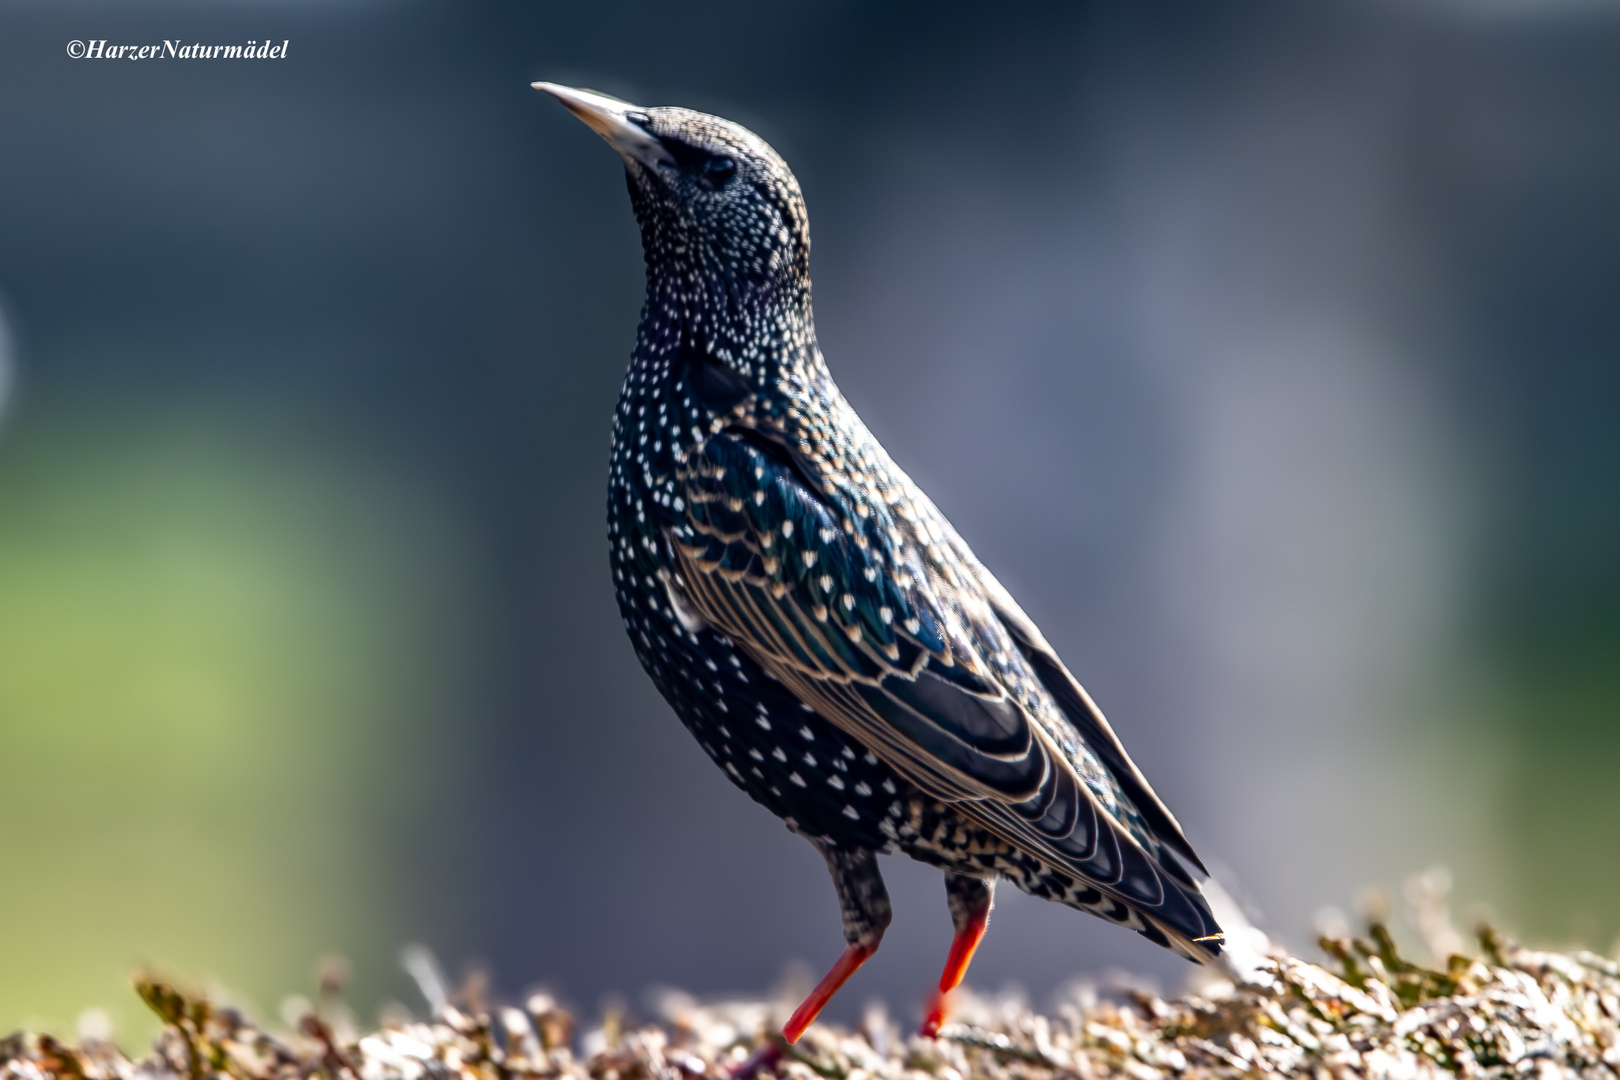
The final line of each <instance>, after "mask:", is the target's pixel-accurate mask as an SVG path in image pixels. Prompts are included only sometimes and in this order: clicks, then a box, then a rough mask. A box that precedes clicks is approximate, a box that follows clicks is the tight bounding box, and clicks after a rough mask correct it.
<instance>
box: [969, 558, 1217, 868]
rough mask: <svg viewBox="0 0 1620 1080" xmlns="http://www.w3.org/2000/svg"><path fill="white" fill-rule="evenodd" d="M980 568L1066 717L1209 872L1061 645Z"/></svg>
mask: <svg viewBox="0 0 1620 1080" xmlns="http://www.w3.org/2000/svg"><path fill="white" fill-rule="evenodd" d="M978 570H979V581H980V583H981V585H982V586H983V588H984V591H985V595H986V598H987V599H988V600H989V603H990V609H991V610H992V611H994V612H995V613H996V617H997V618H998V619H999V620H1000V622H1001V624H1002V625H1003V626H1004V627H1006V628H1007V632H1008V633H1009V634H1011V635H1012V639H1013V641H1014V642H1016V643H1017V645H1018V651H1019V652H1020V653H1022V654H1023V657H1024V661H1025V663H1027V664H1028V665H1029V667H1030V670H1031V671H1032V672H1033V674H1034V675H1035V677H1036V678H1037V679H1039V680H1040V681H1041V685H1042V686H1044V687H1045V688H1046V692H1047V693H1048V694H1050V695H1051V696H1052V700H1053V701H1054V702H1055V703H1056V704H1057V707H1058V708H1059V709H1060V710H1061V711H1062V712H1063V716H1064V719H1066V720H1068V721H1069V723H1071V724H1073V725H1074V727H1075V730H1077V731H1078V732H1079V733H1080V738H1081V739H1082V740H1084V741H1085V744H1086V746H1087V747H1089V748H1090V749H1091V751H1092V753H1094V754H1096V755H1097V757H1099V758H1101V759H1102V762H1103V764H1104V765H1106V766H1107V767H1108V771H1109V772H1110V773H1111V774H1112V775H1113V777H1114V780H1115V781H1116V782H1117V783H1118V784H1119V786H1120V787H1121V788H1122V789H1123V790H1124V792H1125V794H1126V796H1127V797H1129V798H1130V800H1131V803H1132V805H1134V806H1135V807H1136V810H1137V812H1138V813H1139V814H1141V815H1142V818H1143V820H1144V821H1145V822H1146V823H1147V825H1148V827H1149V828H1150V829H1152V830H1153V835H1154V837H1155V838H1156V839H1157V840H1158V841H1159V842H1160V843H1162V844H1165V845H1167V846H1169V847H1170V848H1173V849H1174V850H1175V852H1176V853H1177V854H1178V855H1180V856H1182V857H1183V858H1185V859H1186V860H1187V861H1188V862H1190V863H1192V864H1193V865H1194V866H1196V867H1197V868H1198V869H1199V871H1200V872H1202V873H1204V874H1206V875H1207V874H1208V873H1209V869H1208V868H1207V867H1206V866H1204V863H1203V861H1202V860H1201V859H1199V858H1198V853H1197V852H1195V851H1194V850H1193V847H1192V844H1190V843H1188V842H1187V837H1186V834H1185V833H1183V832H1182V831H1181V823H1180V822H1179V821H1177V820H1176V816H1175V815H1174V814H1172V813H1171V812H1170V808H1169V807H1167V806H1165V805H1164V802H1163V801H1162V800H1160V798H1159V796H1158V795H1157V794H1155V793H1154V791H1153V786H1152V785H1151V784H1149V783H1148V781H1147V777H1145V776H1143V775H1142V770H1140V769H1138V768H1137V767H1136V762H1134V761H1132V760H1131V756H1130V755H1129V754H1127V753H1126V752H1125V747H1124V745H1123V744H1122V743H1121V742H1120V741H1119V736H1118V735H1115V734H1114V729H1113V727H1112V726H1110V725H1109V723H1108V718H1107V717H1105V716H1104V715H1103V713H1102V710H1101V709H1099V708H1098V707H1097V703H1096V702H1094V701H1092V700H1091V695H1090V694H1088V693H1086V688H1085V687H1083V686H1081V685H1080V680H1078V679H1076V678H1075V677H1074V676H1073V675H1072V674H1070V672H1069V669H1068V668H1067V667H1065V666H1064V663H1063V661H1062V660H1061V659H1060V658H1059V657H1058V654H1057V651H1056V650H1054V649H1053V648H1052V646H1051V645H1049V644H1048V643H1047V641H1046V638H1045V636H1043V635H1042V634H1041V631H1040V628H1039V627H1037V626H1036V625H1035V623H1034V621H1033V620H1032V619H1030V617H1029V616H1028V615H1026V614H1024V609H1023V608H1021V607H1019V606H1018V602H1017V601H1016V600H1014V599H1013V598H1012V594H1011V593H1009V592H1008V591H1007V590H1006V588H1004V587H1003V586H1002V584H1001V582H999V581H997V580H996V579H995V577H994V575H992V574H991V573H990V572H989V571H988V570H986V569H984V568H983V567H982V566H980V567H979V568H978Z"/></svg>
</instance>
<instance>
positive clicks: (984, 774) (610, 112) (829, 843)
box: [532, 82, 1223, 1044]
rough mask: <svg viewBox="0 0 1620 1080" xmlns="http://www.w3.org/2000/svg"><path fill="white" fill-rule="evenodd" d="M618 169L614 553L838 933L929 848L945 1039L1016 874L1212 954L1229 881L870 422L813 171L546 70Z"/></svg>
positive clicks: (1158, 936) (650, 631)
mask: <svg viewBox="0 0 1620 1080" xmlns="http://www.w3.org/2000/svg"><path fill="white" fill-rule="evenodd" d="M532 85H533V87H534V88H535V89H538V90H542V91H545V92H546V93H548V94H550V95H552V96H553V97H555V98H556V99H558V100H559V101H560V102H561V103H562V104H563V105H564V106H565V107H566V108H567V109H568V110H569V111H570V112H571V113H573V115H574V116H576V117H577V118H579V119H580V120H582V121H584V122H585V124H586V125H588V126H589V127H590V128H591V129H592V130H593V131H595V132H596V133H597V134H598V135H600V136H602V138H604V139H605V140H606V141H607V142H608V144H609V145H610V146H612V147H613V149H615V150H616V151H618V153H619V156H620V157H621V158H622V160H623V163H624V167H625V175H626V182H627V186H628V188H629V192H630V203H631V207H632V209H633V211H634V213H635V218H636V222H637V224H638V225H639V227H640V232H641V241H642V250H643V255H644V257H645V261H646V275H647V288H646V297H645V301H644V304H643V307H642V311H641V321H640V326H639V328H638V330H637V333H636V342H635V347H634V351H633V353H632V356H631V360H630V366H629V370H628V372H627V374H626V376H625V379H624V384H623V388H622V391H621V393H620V396H619V399H618V405H617V408H616V411H615V413H614V416H613V440H612V451H611V455H610V463H609V490H608V543H609V549H610V562H611V566H612V574H613V582H614V586H615V590H616V594H617V599H618V605H619V611H620V614H621V616H622V618H623V621H624V626H625V629H626V631H627V632H628V634H629V637H630V641H631V644H632V645H633V647H634V649H635V653H636V656H637V658H638V659H639V660H640V662H641V665H642V667H643V668H645V669H646V671H647V673H648V674H649V675H650V676H651V678H652V680H653V682H654V683H655V684H656V685H657V687H658V689H659V691H660V692H661V693H662V695H663V697H664V698H665V699H666V700H667V701H668V702H669V704H670V705H671V706H672V707H673V708H674V711H675V713H676V715H677V716H678V717H679V718H680V720H681V722H682V723H683V724H684V725H685V726H686V728H687V729H688V730H689V731H690V732H691V734H692V735H693V736H694V737H695V738H696V739H697V741H698V743H699V744H700V745H701V746H702V748H703V749H704V751H705V752H706V753H707V754H708V755H709V757H710V758H711V759H713V761H714V763H715V764H716V765H718V766H719V767H720V769H721V770H722V771H723V772H724V773H725V774H726V775H727V776H728V777H729V778H730V779H731V781H732V782H733V783H734V784H735V785H737V786H738V787H740V788H741V789H742V790H743V791H744V792H745V793H747V794H748V795H749V796H750V797H751V798H752V799H753V800H754V801H755V802H758V803H760V804H761V805H763V806H764V807H765V808H766V809H768V810H770V811H771V812H772V813H774V814H776V815H777V816H778V817H779V818H781V819H782V820H783V822H784V823H785V824H786V825H787V827H788V829H789V830H790V831H792V832H794V833H797V834H798V835H799V836H802V837H803V838H805V839H806V840H808V841H809V842H810V844H811V845H812V846H814V847H815V849H816V850H817V851H818V852H819V853H820V854H821V856H822V858H823V859H824V860H825V861H826V864H827V869H828V871H829V872H830V873H831V875H832V880H833V886H834V890H835V892H836V894H837V897H838V905H839V911H840V915H841V919H842V925H843V933H844V939H845V949H844V951H843V952H842V954H841V955H840V956H839V958H838V960H837V961H836V962H835V963H834V964H833V965H832V967H831V969H830V970H828V972H827V974H826V975H825V977H823V978H822V979H821V981H820V982H819V983H818V984H817V985H816V986H815V988H814V989H813V990H812V991H811V992H810V994H809V996H808V997H806V998H805V1000H804V1001H803V1003H802V1004H800V1005H799V1007H798V1008H797V1009H796V1010H795V1011H794V1012H793V1014H792V1016H791V1017H790V1018H789V1019H788V1021H787V1023H786V1024H785V1026H784V1027H783V1029H782V1038H783V1040H784V1041H785V1042H786V1043H788V1044H791V1043H795V1042H797V1041H798V1039H799V1038H800V1036H801V1035H803V1033H804V1032H805V1030H806V1029H807V1028H808V1027H809V1026H810V1025H811V1024H812V1023H813V1022H814V1020H815V1018H816V1017H817V1015H818V1014H819V1013H820V1012H821V1010H822V1009H823V1007H824V1006H825V1005H826V1004H827V1002H828V1001H830V1000H831V999H832V997H833V995H834V994H836V993H837V991H838V989H839V988H840V987H841V986H842V985H843V984H844V983H845V982H846V981H847V980H848V979H849V978H850V977H851V976H852V975H853V974H854V973H855V971H856V969H858V968H859V967H860V966H861V965H862V964H863V963H865V962H866V961H867V960H868V959H869V958H870V957H871V956H872V955H873V954H874V953H875V952H876V951H877V948H878V945H879V943H880V941H881V940H882V938H883V934H884V931H885V930H886V929H887V927H888V925H889V922H890V919H891V915H892V911H891V905H890V902H889V896H888V893H887V890H886V889H885V887H884V883H883V878H882V875H881V874H880V872H879V867H878V856H879V855H880V854H897V853H898V854H904V855H907V856H910V857H911V858H913V859H916V860H918V861H920V862H923V863H926V864H929V865H932V866H935V867H938V868H939V869H940V870H942V871H943V872H944V875H945V895H946V902H947V906H948V908H949V911H950V915H951V920H952V926H953V931H954V935H953V938H952V942H951V946H950V951H949V953H948V955H947V958H946V962H945V966H944V971H943V973H942V974H941V977H940V980H939V982H938V985H937V989H935V990H934V991H932V993H931V995H930V998H929V1005H928V1007H927V1010H926V1013H925V1018H924V1021H923V1025H922V1033H923V1034H925V1035H934V1034H937V1033H938V1031H939V1029H940V1027H941V1025H942V1024H943V1023H944V1022H945V1020H946V1016H947V1008H948V1005H947V999H946V995H947V994H949V992H950V991H952V990H953V989H955V987H956V986H958V985H959V984H960V983H961V981H962V978H963V976H964V975H965V974H966V971H967V968H968V965H969V963H970V962H971V960H972V957H973V954H974V951H975V949H977V947H978V945H979V942H980V940H981V939H982V938H983V936H984V933H985V930H986V927H987V926H988V923H989V917H990V912H991V908H992V906H993V903H994V897H995V887H996V883H997V882H998V881H1006V882H1009V883H1011V884H1012V885H1013V886H1014V887H1016V888H1018V889H1020V890H1022V891H1024V892H1026V893H1029V894H1031V895H1033V896H1036V897H1040V898H1043V899H1046V900H1051V901H1055V902H1057V903H1060V904H1064V905H1067V906H1069V907H1071V908H1077V909H1079V910H1081V911H1086V912H1090V913H1092V914H1094V915H1098V916H1101V917H1102V918H1104V919H1107V920H1109V921H1111V922H1115V923H1118V924H1120V925H1122V926H1125V927H1127V928H1129V929H1131V930H1134V931H1136V932H1137V933H1139V934H1141V935H1142V936H1143V937H1145V938H1147V939H1148V940H1150V941H1152V942H1154V943H1155V944H1158V945H1161V946H1164V947H1165V948H1168V949H1171V950H1173V951H1175V952H1176V953H1178V954H1180V955H1181V956H1183V957H1186V958H1187V959H1189V960H1192V961H1194V962H1197V963H1207V962H1210V961H1212V960H1214V959H1215V958H1217V957H1218V956H1219V955H1220V952H1221V948H1222V941H1223V934H1222V930H1221V927H1220V926H1219V924H1218V923H1217V922H1216V919H1215V916H1214V915H1213V913H1212V912H1211V909H1210V905H1209V902H1208V900H1207V898H1206V896H1205V895H1204V892H1203V890H1202V888H1201V885H1200V882H1201V880H1203V879H1206V878H1207V877H1208V870H1207V869H1206V868H1205V866H1204V864H1203V862H1202V861H1200V859H1199V857H1198V855H1197V853H1196V852H1195V851H1194V850H1193V848H1192V845H1191V844H1190V843H1189V842H1188V840H1187V838H1186V836H1185V834H1184V832H1183V830H1182V828H1181V825H1180V824H1179V823H1178V822H1177V820H1176V818H1175V817H1174V816H1173V815H1172V814H1171V812H1170V810H1169V809H1168V808H1167V807H1166V806H1165V804H1164V803H1163V802H1162V801H1161V800H1160V799H1159V797H1158V796H1157V795H1156V794H1155V793H1154V790H1153V788H1152V787H1151V786H1150V785H1149V783H1148V781H1147V778H1146V777H1145V776H1143V774H1142V772H1141V770H1139V769H1138V768H1137V767H1136V765H1135V763H1133V762H1132V760H1131V758H1130V756H1129V755H1128V754H1127V753H1126V751H1125V748H1124V746H1123V745H1122V744H1121V743H1120V740H1119V738H1118V737H1117V736H1116V735H1115V733H1114V730H1113V728H1112V727H1110V725H1109V723H1108V721H1107V720H1106V719H1105V718H1104V716H1103V713H1102V711H1101V710H1100V709H1099V708H1098V707H1097V705H1096V703H1095V702H1094V701H1093V700H1092V699H1091V697H1090V696H1089V695H1088V694H1087V693H1086V691H1085V690H1084V689H1083V688H1082V687H1081V685H1080V683H1079V682H1078V681H1076V679H1075V677H1074V676H1073V675H1072V674H1071V673H1070V671H1069V669H1068V668H1067V667H1066V666H1065V665H1064V663H1063V661H1062V660H1061V659H1060V658H1059V657H1058V654H1057V652H1056V651H1055V650H1054V649H1053V648H1052V646H1051V644H1050V643H1049V642H1048V641H1047V640H1046V638H1045V637H1044V636H1043V635H1042V634H1041V631H1040V630H1039V628H1037V627H1036V625H1035V623H1034V622H1033V621H1032V620H1031V619H1030V618H1029V616H1028V615H1026V614H1025V613H1024V611H1023V609H1022V608H1020V607H1019V606H1018V604H1017V602H1016V601H1015V600H1014V599H1013V597H1012V596H1011V594H1009V593H1008V591H1007V590H1006V589H1005V588H1004V587H1002V585H1001V584H1000V582H998V581H997V580H996V578H995V577H994V575H992V574H991V573H990V571H989V570H988V569H986V568H985V566H984V565H983V564H982V563H981V562H980V561H979V560H978V558H976V557H975V556H974V554H973V552H972V550H971V549H969V547H968V545H967V544H966V543H965V542H964V541H963V540H962V538H961V537H960V536H958V535H957V532H956V530H955V529H953V528H952V527H951V524H950V522H948V521H947V520H946V519H945V517H944V515H943V514H941V513H940V511H939V510H938V509H937V508H936V507H935V506H934V504H933V503H932V502H931V501H930V500H929V498H928V496H927V495H925V494H924V493H923V492H922V491H921V490H920V489H919V488H918V487H917V485H916V484H915V483H913V482H912V480H911V479H910V477H908V476H907V475H906V473H905V472H904V471H903V470H902V469H901V468H900V467H899V466H898V465H897V464H895V462H894V460H893V459H892V458H891V457H890V456H889V454H888V453H887V452H886V451H885V450H884V449H883V447H882V446H881V445H880V444H879V442H878V440H877V439H876V438H875V437H874V436H873V434H872V433H871V432H870V431H869V430H868V429H867V427H866V425H865V424H864V423H863V422H862V421H861V418H860V417H859V416H858V415H856V412H855V410H854V409H853V408H852V407H851V406H850V404H849V402H848V401H847V400H846V399H845V398H844V396H843V395H842V393H840V391H839V389H838V386H837V384H836V383H835V382H834V380H833V376H832V373H831V371H830V369H829V367H828V365H827V361H826V358H825V357H824V356H823V355H822V352H821V349H820V347H819V346H818V344H817V340H816V331H815V322H814V318H813V315H812V310H811V302H810V301H811V289H810V229H809V218H808V216H807V213H806V208H805V201H804V197H803V194H802V193H801V191H800V188H799V184H798V181H797V180H796V179H795V178H794V175H793V173H792V171H791V170H790V169H789V168H788V166H787V164H786V163H785V162H784V161H783V160H782V158H781V156H780V155H778V154H777V153H776V151H775V150H773V149H772V148H771V147H770V146H769V145H768V144H767V143H766V142H765V141H764V140H763V139H761V138H760V137H759V136H757V135H755V134H754V133H753V132H751V131H749V130H747V129H746V128H744V127H742V126H740V125H738V124H735V123H732V122H731V121H728V120H725V119H722V118H720V117H717V116H712V115H708V114H705V113H701V112H695V111H692V110H689V109H684V108H673V107H665V108H642V107H639V106H636V105H632V104H630V103H628V102H626V101H623V100H620V99H618V98H616V97H613V96H611V95H608V94H603V93H600V92H597V91H593V90H586V89H580V88H574V87H568V86H562V85H559V84H556V83H550V82H536V83H533V84H532Z"/></svg>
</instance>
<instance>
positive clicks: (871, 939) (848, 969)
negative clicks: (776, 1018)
mask: <svg viewBox="0 0 1620 1080" xmlns="http://www.w3.org/2000/svg"><path fill="white" fill-rule="evenodd" d="M818 846H819V845H818ZM821 855H822V857H823V858H824V859H826V860H827V869H828V870H829V871H831V873H832V879H833V887H834V888H835V889H837V890H838V909H839V912H840V913H841V914H842V916H843V921H844V940H845V941H847V942H848V943H849V947H848V948H846V949H845V950H844V954H843V955H842V956H840V957H839V958H838V962H837V963H835V964H833V966H832V969H831V970H830V971H828V972H827V974H826V975H823V976H822V978H821V981H820V982H819V983H817V984H816V988H815V989H814V990H812V991H810V996H809V997H807V998H805V999H804V1003H803V1004H802V1005H800V1006H799V1007H798V1008H797V1009H795V1010H793V1016H792V1018H791V1019H789V1020H788V1022H787V1026H786V1027H784V1028H782V1038H784V1039H786V1040H787V1042H788V1045H789V1046H791V1045H793V1044H794V1043H796V1042H798V1041H799V1036H801V1035H803V1034H804V1031H805V1029H806V1028H808V1027H809V1026H810V1025H811V1024H813V1023H815V1020H816V1017H817V1016H819V1015H820V1014H821V1010H822V1009H823V1008H825V1007H826V1005H827V1002H829V1001H831V1000H832V997H833V995H834V994H836V993H838V988H839V987H841V986H843V985H844V984H845V983H846V982H848V981H849V977H850V976H851V975H853V974H855V972H856V970H857V969H859V968H860V966H861V965H862V964H864V963H866V961H867V959H868V958H870V957H871V955H872V954H873V953H875V952H877V948H878V943H879V942H881V941H882V940H883V931H885V930H887V929H888V928H889V919H890V917H891V916H892V914H893V910H892V909H891V908H890V906H889V891H888V889H886V888H884V887H883V876H882V875H881V874H879V873H878V865H877V855H876V853H875V852H871V851H852V850H846V849H843V848H835V847H824V848H821Z"/></svg>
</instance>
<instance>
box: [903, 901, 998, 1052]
mask: <svg viewBox="0 0 1620 1080" xmlns="http://www.w3.org/2000/svg"><path fill="white" fill-rule="evenodd" d="M945 900H946V902H947V903H948V904H949V905H950V908H951V924H952V925H953V926H955V927H956V936H955V937H954V938H952V939H951V952H950V955H949V956H947V957H946V958H945V971H944V973H943V974H942V975H940V977H939V989H938V990H937V991H935V993H934V998H933V1001H932V1002H930V1004H929V1006H928V1015H927V1016H925V1017H924V1018H923V1023H922V1031H921V1034H923V1035H926V1036H928V1037H929V1038H933V1037H934V1036H935V1035H937V1034H939V1028H940V1025H941V1024H943V1023H945V995H946V994H949V993H950V992H951V991H952V990H955V989H956V988H957V987H958V986H960V985H961V983H962V977H963V976H964V975H966V974H967V969H968V965H969V964H971V963H972V962H973V951H974V950H975V949H977V948H978V947H979V942H980V941H981V940H982V939H983V938H984V930H985V927H987V926H989V925H990V909H991V908H993V907H995V904H996V882H995V879H994V878H991V879H988V880H986V879H985V878H978V877H970V876H968V875H967V874H951V873H947V874H946V875H945Z"/></svg>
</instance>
